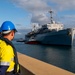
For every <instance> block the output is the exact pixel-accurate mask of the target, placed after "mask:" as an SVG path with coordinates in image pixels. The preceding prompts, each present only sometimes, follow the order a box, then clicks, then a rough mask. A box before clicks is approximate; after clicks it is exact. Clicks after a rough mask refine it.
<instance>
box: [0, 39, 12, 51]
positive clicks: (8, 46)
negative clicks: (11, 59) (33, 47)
mask: <svg viewBox="0 0 75 75" xmlns="http://www.w3.org/2000/svg"><path fill="white" fill-rule="evenodd" d="M0 47H1V48H6V49H11V50H12V49H13V48H12V46H11V45H9V44H7V43H6V42H5V41H3V40H0Z"/></svg>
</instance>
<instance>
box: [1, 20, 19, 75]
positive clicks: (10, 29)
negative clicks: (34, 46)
mask: <svg viewBox="0 0 75 75" xmlns="http://www.w3.org/2000/svg"><path fill="white" fill-rule="evenodd" d="M0 32H1V36H0V75H19V72H20V68H19V63H18V58H17V53H16V49H15V47H14V45H13V44H12V42H11V41H12V40H13V38H14V36H15V33H16V32H17V30H16V28H15V25H14V24H13V23H12V22H11V21H5V22H3V23H2V25H1V28H0Z"/></svg>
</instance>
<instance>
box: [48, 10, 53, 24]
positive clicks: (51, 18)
mask: <svg viewBox="0 0 75 75" xmlns="http://www.w3.org/2000/svg"><path fill="white" fill-rule="evenodd" d="M49 13H50V15H51V17H50V20H51V23H53V17H52V13H53V11H52V10H50V11H49Z"/></svg>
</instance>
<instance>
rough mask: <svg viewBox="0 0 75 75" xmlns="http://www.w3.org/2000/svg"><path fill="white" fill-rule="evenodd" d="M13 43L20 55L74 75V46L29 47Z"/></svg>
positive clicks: (20, 43) (21, 43)
mask: <svg viewBox="0 0 75 75" xmlns="http://www.w3.org/2000/svg"><path fill="white" fill-rule="evenodd" d="M13 43H14V45H15V47H16V49H17V51H18V52H20V53H23V54H25V55H28V56H31V57H34V58H36V59H39V60H41V61H44V62H46V63H49V64H52V65H55V66H57V67H60V68H63V69H65V70H68V71H70V72H73V73H75V46H73V47H68V46H67V47H66V46H47V45H29V44H24V43H23V42H16V41H14V42H13ZM37 64H38V63H37Z"/></svg>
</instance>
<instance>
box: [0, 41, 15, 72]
mask: <svg viewBox="0 0 75 75" xmlns="http://www.w3.org/2000/svg"><path fill="white" fill-rule="evenodd" d="M14 56H15V55H14V52H13V48H12V47H11V45H8V44H6V42H5V41H3V40H0V65H2V66H3V65H4V66H9V68H8V69H7V72H11V71H13V70H14V65H15V63H14Z"/></svg>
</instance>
